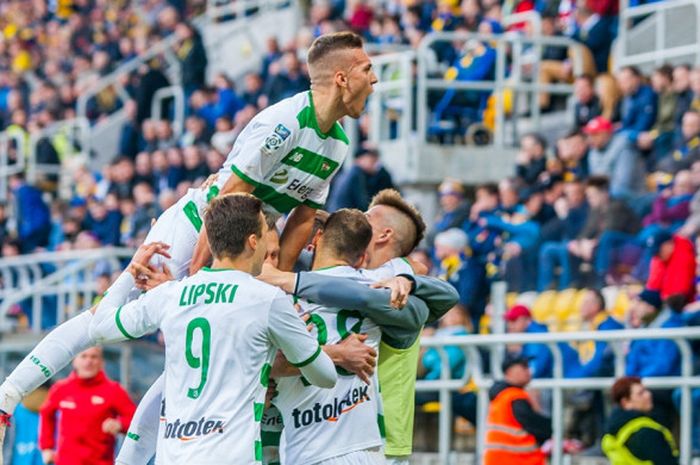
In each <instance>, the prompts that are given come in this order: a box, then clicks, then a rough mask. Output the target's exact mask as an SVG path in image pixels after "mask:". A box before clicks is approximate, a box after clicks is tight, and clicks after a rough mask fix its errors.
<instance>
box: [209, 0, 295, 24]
mask: <svg viewBox="0 0 700 465" xmlns="http://www.w3.org/2000/svg"><path fill="white" fill-rule="evenodd" d="M293 1H294V0H208V1H207V13H206V15H207V17H208V18H210V19H211V20H213V21H221V20H224V19H226V18H240V17H244V16H248V15H250V14H251V13H252V12H255V13H258V12H263V11H270V10H274V9H277V8H281V7H284V6H287V5H289V4H290V3H293Z"/></svg>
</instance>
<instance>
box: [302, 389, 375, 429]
mask: <svg viewBox="0 0 700 465" xmlns="http://www.w3.org/2000/svg"><path fill="white" fill-rule="evenodd" d="M368 390H369V385H364V386H361V387H357V388H353V389H352V390H350V391H348V393H347V394H346V395H345V396H344V397H341V398H338V397H336V398H334V399H333V403H332V404H324V405H321V404H320V403H318V402H317V403H316V404H315V405H314V406H313V407H312V408H310V409H306V410H299V409H297V408H295V409H294V410H293V411H292V417H293V418H294V427H295V428H301V427H302V426H309V425H311V424H313V423H321V422H324V421H329V422H336V421H338V419H339V418H340V416H341V415H344V414H346V413H348V412H350V411H351V410H352V409H354V408H355V407H357V406H358V405H360V404H361V403H363V402H365V401H369V400H372V399H370V397H369V394H368V393H367V391H368Z"/></svg>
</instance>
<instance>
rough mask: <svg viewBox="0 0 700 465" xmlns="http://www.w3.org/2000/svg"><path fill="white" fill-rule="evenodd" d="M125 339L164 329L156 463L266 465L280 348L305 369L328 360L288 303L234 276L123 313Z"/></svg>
mask: <svg viewBox="0 0 700 465" xmlns="http://www.w3.org/2000/svg"><path fill="white" fill-rule="evenodd" d="M115 319H116V326H117V327H118V328H119V331H121V333H122V334H123V335H124V336H125V337H127V338H135V337H139V336H141V335H143V334H147V333H150V332H152V331H154V330H155V329H157V328H158V327H160V329H161V331H162V332H163V336H164V339H165V395H164V398H165V399H166V401H165V409H164V413H165V415H164V425H163V427H162V428H161V431H162V434H161V435H160V437H159V438H158V451H157V461H158V463H166V464H168V465H179V464H182V465H205V464H206V465H247V464H256V463H259V462H261V461H262V454H263V451H262V445H261V442H260V421H261V420H262V416H263V407H264V401H265V392H266V389H267V384H268V377H269V373H270V370H271V363H272V360H273V356H274V353H275V351H276V348H279V349H281V350H282V351H283V352H284V353H285V354H286V356H287V358H288V360H289V361H290V362H291V363H293V364H297V365H300V366H304V365H306V364H308V363H311V362H312V361H313V360H314V359H315V358H316V357H317V356H318V355H319V354H320V352H321V348H320V346H319V344H318V342H317V341H316V339H315V338H314V337H312V336H311V335H310V334H309V333H308V332H307V331H306V328H305V325H304V323H303V322H302V321H301V320H300V319H299V316H298V315H297V313H296V311H295V309H294V307H293V306H292V302H291V299H290V297H289V296H287V295H285V294H284V293H283V292H282V291H281V290H279V289H277V288H275V287H272V286H269V285H267V284H265V283H262V282H260V281H258V280H256V279H254V278H253V277H252V276H251V275H249V274H247V273H244V272H240V271H234V270H213V269H209V268H203V269H202V270H200V271H199V272H198V273H196V274H195V275H193V276H190V277H189V278H185V279H183V280H182V281H171V282H168V283H165V284H162V285H160V286H158V287H157V288H155V289H153V290H152V291H149V292H147V293H145V294H143V295H142V296H141V297H140V298H139V299H138V300H136V301H132V302H129V303H127V304H125V305H124V306H122V307H120V309H119V310H118V311H117V312H116V315H115Z"/></svg>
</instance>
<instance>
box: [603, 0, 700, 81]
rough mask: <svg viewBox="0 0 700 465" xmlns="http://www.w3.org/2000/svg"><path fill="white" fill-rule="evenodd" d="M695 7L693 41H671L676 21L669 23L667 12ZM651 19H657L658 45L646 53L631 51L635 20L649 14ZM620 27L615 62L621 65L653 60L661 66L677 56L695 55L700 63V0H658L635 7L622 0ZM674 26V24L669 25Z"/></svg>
mask: <svg viewBox="0 0 700 465" xmlns="http://www.w3.org/2000/svg"><path fill="white" fill-rule="evenodd" d="M688 7H692V8H693V9H694V17H695V21H694V24H695V34H694V37H690V36H688V38H689V39H691V40H692V42H691V43H687V44H683V45H670V46H669V45H668V43H667V41H668V39H669V32H670V31H671V30H672V29H673V27H674V26H673V25H667V16H668V15H669V14H672V13H674V12H676V13H677V12H679V11H681V10H682V9H685V8H688ZM683 13H684V14H685V13H686V12H683ZM650 15H653V16H651V17H650V18H648V20H651V21H653V22H654V26H655V37H654V47H653V48H652V49H651V50H645V51H644V52H642V53H633V54H631V53H630V52H629V50H628V46H629V43H628V42H629V36H630V35H631V32H632V31H633V27H634V25H635V24H634V23H635V20H640V19H642V18H645V17H647V16H650ZM619 20H620V27H619V32H618V39H617V41H618V42H617V47H616V52H617V53H616V55H617V56H616V58H615V61H614V65H615V68H616V69H619V68H621V67H623V66H627V65H643V64H648V63H653V64H654V66H661V65H663V64H664V63H666V62H667V61H668V60H670V59H673V58H680V57H687V56H692V55H694V56H695V64H698V63H700V0H667V1H663V2H654V3H650V4H646V5H639V6H634V7H631V6H630V4H629V0H621V2H620V17H619ZM669 26H670V28H669Z"/></svg>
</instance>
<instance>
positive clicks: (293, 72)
mask: <svg viewBox="0 0 700 465" xmlns="http://www.w3.org/2000/svg"><path fill="white" fill-rule="evenodd" d="M310 86H311V81H309V76H308V75H307V73H306V69H302V66H301V63H300V62H299V58H298V57H297V56H296V54H295V53H292V52H287V53H285V54H284V55H283V56H282V58H281V59H280V60H279V61H276V62H274V63H272V65H270V75H269V76H268V80H267V82H266V83H265V95H267V97H268V99H269V104H270V105H274V104H275V103H277V102H279V101H280V100H283V99H285V98H287V97H291V96H292V95H294V94H297V93H299V92H304V91H305V90H308V89H309V87H310Z"/></svg>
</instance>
